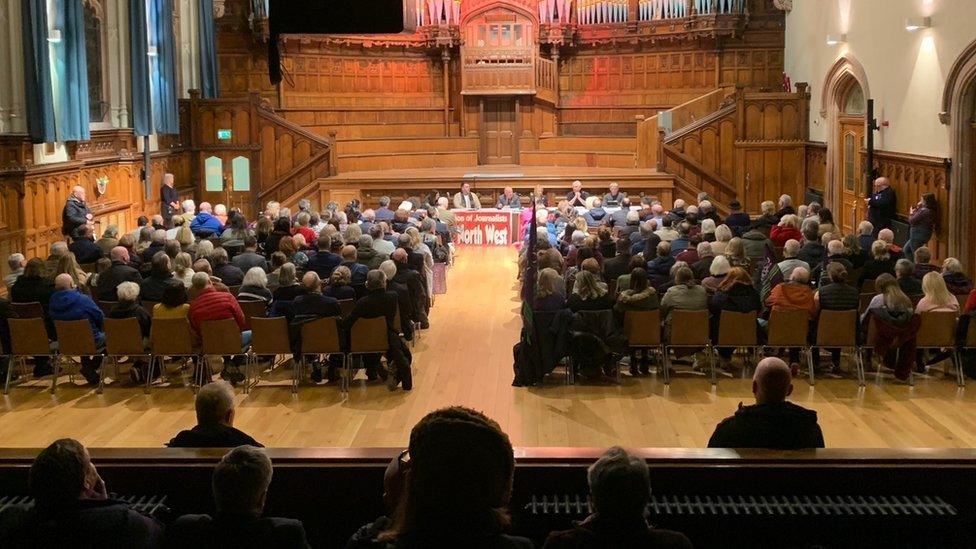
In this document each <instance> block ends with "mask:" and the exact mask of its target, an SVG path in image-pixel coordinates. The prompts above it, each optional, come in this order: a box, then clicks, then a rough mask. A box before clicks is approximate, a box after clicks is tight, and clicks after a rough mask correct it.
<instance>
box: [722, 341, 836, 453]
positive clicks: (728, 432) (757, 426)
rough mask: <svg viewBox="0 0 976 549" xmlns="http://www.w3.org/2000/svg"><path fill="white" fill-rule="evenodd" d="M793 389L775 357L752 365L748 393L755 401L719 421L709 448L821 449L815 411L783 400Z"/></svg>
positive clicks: (821, 438)
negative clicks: (750, 390)
mask: <svg viewBox="0 0 976 549" xmlns="http://www.w3.org/2000/svg"><path fill="white" fill-rule="evenodd" d="M792 392H793V383H792V379H791V375H790V368H789V366H787V365H786V363H785V362H783V361H782V360H780V359H778V358H775V357H768V358H764V359H762V360H760V361H759V364H757V365H756V373H755V375H753V377H752V393H753V394H754V395H755V396H756V404H754V405H752V406H743V405H742V403H739V409H738V410H736V412H735V415H733V416H731V417H728V418H726V419H724V420H722V422H721V423H719V424H718V426H717V427H715V432H714V433H712V437H711V438H710V439H709V440H708V447H709V448H769V449H774V450H799V449H803V448H823V447H824V438H823V431H821V430H820V425H818V424H817V412H815V411H814V410H807V409H806V408H803V407H802V406H797V405H796V404H793V403H792V402H789V401H787V400H786V397H788V396H790V394H792Z"/></svg>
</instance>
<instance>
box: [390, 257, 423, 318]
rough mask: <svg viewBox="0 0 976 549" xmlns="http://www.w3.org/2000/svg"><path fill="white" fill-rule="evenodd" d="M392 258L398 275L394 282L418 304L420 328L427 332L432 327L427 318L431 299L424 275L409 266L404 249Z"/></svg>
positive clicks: (416, 307)
mask: <svg viewBox="0 0 976 549" xmlns="http://www.w3.org/2000/svg"><path fill="white" fill-rule="evenodd" d="M390 257H391V259H392V260H393V262H394V263H395V264H396V275H395V276H394V277H393V280H394V281H395V282H397V283H399V284H403V285H404V286H406V287H407V290H408V291H409V292H410V299H411V300H412V301H413V302H414V303H416V306H415V309H416V311H417V318H418V320H419V322H420V327H421V328H422V329H425V330H426V329H427V328H429V327H430V320H429V319H428V318H427V310H428V307H429V304H430V298H429V297H428V295H427V289H426V285H425V284H424V279H423V275H421V274H420V273H418V272H417V271H414V270H413V269H411V268H410V267H409V266H408V265H407V261H408V260H409V257H408V256H407V252H406V250H404V249H402V248H400V249H397V250H394V251H393V255H392V256H390Z"/></svg>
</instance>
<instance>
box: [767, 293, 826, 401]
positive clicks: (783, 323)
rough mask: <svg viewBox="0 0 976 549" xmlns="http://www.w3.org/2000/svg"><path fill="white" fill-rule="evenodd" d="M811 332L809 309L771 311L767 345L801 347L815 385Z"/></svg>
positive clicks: (811, 382)
mask: <svg viewBox="0 0 976 549" xmlns="http://www.w3.org/2000/svg"><path fill="white" fill-rule="evenodd" d="M809 332H810V314H809V313H808V312H807V311H783V310H773V311H772V312H770V313H769V328H768V331H767V334H766V345H768V346H769V347H785V348H788V349H797V348H798V349H800V352H801V353H802V354H803V356H805V357H806V358H807V367H808V369H809V370H810V385H814V384H815V383H816V380H815V379H814V372H813V355H812V353H811V352H810V343H809V340H808V339H807V335H808V334H809Z"/></svg>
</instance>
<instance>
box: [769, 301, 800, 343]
mask: <svg viewBox="0 0 976 549" xmlns="http://www.w3.org/2000/svg"><path fill="white" fill-rule="evenodd" d="M809 331H810V314H809V313H808V312H807V311H782V310H775V309H774V310H773V311H772V312H771V313H769V334H768V336H767V339H768V340H767V345H769V346H771V347H806V346H807V334H808V333H809Z"/></svg>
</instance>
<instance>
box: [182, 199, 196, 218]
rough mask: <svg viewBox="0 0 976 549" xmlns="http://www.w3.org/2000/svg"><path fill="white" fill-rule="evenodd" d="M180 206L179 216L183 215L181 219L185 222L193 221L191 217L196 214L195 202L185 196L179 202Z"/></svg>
mask: <svg viewBox="0 0 976 549" xmlns="http://www.w3.org/2000/svg"><path fill="white" fill-rule="evenodd" d="M180 207H181V208H183V213H182V214H180V216H181V217H183V220H184V221H186V222H187V223H193V218H195V217H196V216H197V213H196V212H197V205H196V203H195V202H193V200H190V199H189V198H187V199H186V200H184V201H183V202H182V203H181V204H180Z"/></svg>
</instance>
